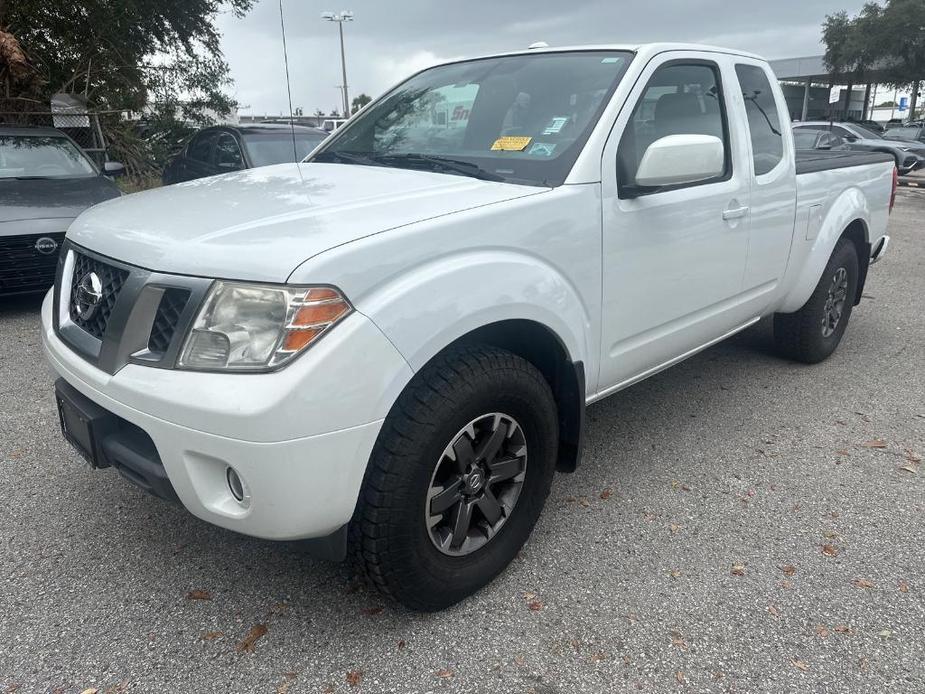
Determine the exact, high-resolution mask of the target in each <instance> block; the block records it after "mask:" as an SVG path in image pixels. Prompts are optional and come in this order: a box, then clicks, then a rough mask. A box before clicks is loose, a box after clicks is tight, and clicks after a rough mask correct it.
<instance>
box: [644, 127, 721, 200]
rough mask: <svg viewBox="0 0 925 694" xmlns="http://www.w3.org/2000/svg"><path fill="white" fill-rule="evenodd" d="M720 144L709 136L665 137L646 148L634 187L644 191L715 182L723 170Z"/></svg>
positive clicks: (715, 138) (716, 138)
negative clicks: (710, 180) (653, 188)
mask: <svg viewBox="0 0 925 694" xmlns="http://www.w3.org/2000/svg"><path fill="white" fill-rule="evenodd" d="M725 155H726V153H725V149H724V147H723V141H722V140H720V139H719V138H718V137H714V136H713V135H668V136H667V137H663V138H660V139H658V140H656V141H655V142H653V143H652V144H651V145H649V146H648V147H647V148H646V151H645V154H643V155H642V161H641V162H639V168H638V169H637V170H636V180H635V181H634V183H635V185H637V186H643V187H647V188H651V187H659V186H673V185H678V184H682V183H696V182H698V181H706V180H709V179H711V178H715V177H716V176H719V175H721V174H722V173H723V169H724V168H725V166H726V156H725Z"/></svg>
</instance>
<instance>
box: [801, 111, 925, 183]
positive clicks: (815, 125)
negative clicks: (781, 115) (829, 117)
mask: <svg viewBox="0 0 925 694" xmlns="http://www.w3.org/2000/svg"><path fill="white" fill-rule="evenodd" d="M803 129H808V130H829V122H828V121H822V120H819V121H804V122H800V123H794V124H793V130H794V132H797V131H799V130H803ZM831 132H832V134H833V135H838V136H839V137H840V138H841V139H842V140H844V142H845V144H846V145H847V147H848V149H853V150H859V151H863V152H885V153H887V154H892V155H893V158H894V159H895V160H896V168H897V169H899V173H900V174H901V175H905V174H907V173H909V172H910V171H913V170H914V169H917V168H920V167H922V166H923V165H925V144H918V143H916V142H907V141H904V140H900V139H895V140H891V139H888V136H889V131H887V137H884V136H883V135H881V134H880V133H877V132H874V131H873V130H870V129H869V128H865V127H864V126H863V125H858V124H857V123H833V124H832V127H831Z"/></svg>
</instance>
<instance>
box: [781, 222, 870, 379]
mask: <svg viewBox="0 0 925 694" xmlns="http://www.w3.org/2000/svg"><path fill="white" fill-rule="evenodd" d="M840 270H844V271H845V272H846V273H847V287H846V296H845V299H844V304H843V307H842V309H841V314H840V317H839V319H838V321H837V323H836V325H835V326H834V330H832V332H831V334H828V335H826V334H824V328H823V322H824V319H825V317H826V308H827V302H828V301H829V298H830V290H831V289H832V287H833V281H834V279H835V278H836V276H837V274H838V273H839V271H840ZM858 275H859V268H858V255H857V251H856V250H855V246H854V244H853V243H852V242H851V241H850V240H848V239H841V240H839V241H838V243H837V244H836V245H835V249H834V250H833V251H832V255H831V257H830V258H829V262H828V264H827V265H826V266H825V270H823V272H822V277H821V278H820V279H819V283H818V284H817V285H816V289H815V290H814V291H813V293H812V296H810V297H809V300H808V301H807V302H806V303H805V304H804V305H803V308H801V309H800V310H799V311H797V312H795V313H776V314H774V342H775V343H776V345H777V349H778V351H780V353H781V354H783V355H784V356H786V357H789V358H790V359H794V360H796V361H801V362H803V363H806V364H816V363H818V362H821V361H822V360H824V359H826V358H827V357H829V356H830V355H831V354H832V352H834V351H835V349H836V347H838V343H839V342H841V339H842V336H843V335H844V334H845V328H847V326H848V319H849V318H850V317H851V309H852V308H853V306H854V298H855V294H856V292H857V287H858Z"/></svg>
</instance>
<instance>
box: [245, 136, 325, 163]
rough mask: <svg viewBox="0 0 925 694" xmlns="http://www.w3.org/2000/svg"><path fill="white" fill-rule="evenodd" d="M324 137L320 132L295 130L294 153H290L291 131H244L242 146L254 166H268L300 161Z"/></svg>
mask: <svg viewBox="0 0 925 694" xmlns="http://www.w3.org/2000/svg"><path fill="white" fill-rule="evenodd" d="M324 138H325V135H323V134H321V133H312V132H309V133H306V132H299V131H298V130H297V131H296V134H295V155H294V156H293V153H292V133H290V132H289V131H288V130H279V131H274V132H272V133H244V136H243V140H244V147H245V148H246V149H247V153H248V155H249V156H250V160H251V162H252V164H253V165H254V166H269V165H270V164H284V163H286V162H295V161H302V160H303V159H305V157H307V156H308V155H309V154H311V151H312V150H313V149H315V147H317V146H318V143H319V142H321V141H322V140H323V139H324Z"/></svg>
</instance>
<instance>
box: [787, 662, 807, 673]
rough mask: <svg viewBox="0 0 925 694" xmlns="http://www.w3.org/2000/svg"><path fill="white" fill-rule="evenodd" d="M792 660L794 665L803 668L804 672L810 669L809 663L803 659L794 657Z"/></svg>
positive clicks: (799, 668)
mask: <svg viewBox="0 0 925 694" xmlns="http://www.w3.org/2000/svg"><path fill="white" fill-rule="evenodd" d="M790 662H791V663H793V667H795V668H797V669H798V670H802V671H803V672H806V671H807V670H809V664H808V663H807V662H805V661H803V660H796V659H794V660H791V661H790Z"/></svg>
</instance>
